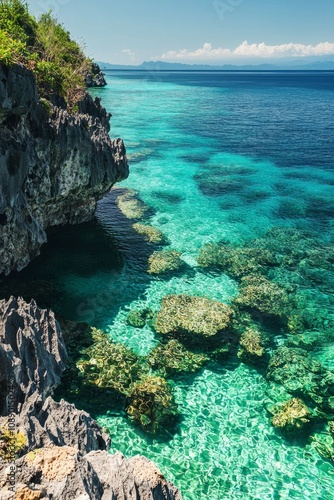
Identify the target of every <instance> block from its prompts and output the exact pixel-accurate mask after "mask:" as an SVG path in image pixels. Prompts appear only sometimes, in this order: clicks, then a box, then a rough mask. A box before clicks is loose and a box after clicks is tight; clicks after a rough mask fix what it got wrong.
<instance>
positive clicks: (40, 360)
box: [0, 297, 67, 415]
mask: <svg viewBox="0 0 334 500" xmlns="http://www.w3.org/2000/svg"><path fill="white" fill-rule="evenodd" d="M0 340H1V343H0V360H1V362H0V386H1V392H0V415H7V414H8V412H9V401H8V397H7V396H8V393H9V389H10V385H11V386H15V391H14V393H15V401H12V402H11V406H13V403H14V404H15V406H16V407H22V406H23V405H24V404H26V403H27V402H28V400H29V398H30V397H31V396H35V395H36V393H38V394H39V396H40V398H41V400H42V401H44V400H45V399H46V398H47V396H49V395H50V394H51V392H52V390H53V388H55V387H56V386H57V385H59V383H60V375H61V373H62V371H63V370H64V369H65V363H66V357H67V355H66V348H65V344H64V341H63V338H62V334H61V331H60V326H59V324H58V322H57V321H56V319H55V317H54V314H53V313H52V312H51V311H47V310H43V309H39V308H38V307H37V305H36V303H35V302H34V301H31V303H30V304H27V303H26V302H24V300H23V299H20V298H19V299H15V298H14V297H11V298H10V299H9V300H8V301H6V300H1V301H0Z"/></svg>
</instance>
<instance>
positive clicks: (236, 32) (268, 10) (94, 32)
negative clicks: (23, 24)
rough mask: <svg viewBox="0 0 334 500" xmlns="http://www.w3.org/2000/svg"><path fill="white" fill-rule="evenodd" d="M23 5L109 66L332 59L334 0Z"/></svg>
mask: <svg viewBox="0 0 334 500" xmlns="http://www.w3.org/2000/svg"><path fill="white" fill-rule="evenodd" d="M28 4H29V6H30V10H31V12H32V13H33V14H40V13H42V12H45V11H47V10H49V9H50V8H51V9H52V10H53V11H54V12H55V14H56V15H57V17H58V19H59V20H60V21H61V22H62V23H63V24H64V25H65V27H66V28H67V29H68V30H69V31H70V32H71V34H72V35H73V37H74V38H75V39H76V40H78V41H82V42H84V43H85V46H86V53H87V55H89V56H91V57H94V58H95V59H96V60H99V61H105V62H111V63H115V64H140V63H141V62H143V61H144V60H152V59H154V60H157V59H159V60H165V61H170V62H173V61H174V62H183V63H209V64H221V63H241V64H244V63H245V62H249V63H253V62H266V63H268V62H275V61H278V60H282V59H286V58H289V59H291V58H293V57H303V58H306V57H320V56H322V57H324V56H326V57H327V58H328V59H332V58H333V55H334V30H333V25H334V1H333V0H320V1H319V0H318V1H316V0H122V1H121V2H120V1H115V0H95V1H93V0H28ZM319 4H320V5H319ZM246 42H247V43H246Z"/></svg>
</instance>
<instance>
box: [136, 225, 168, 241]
mask: <svg viewBox="0 0 334 500" xmlns="http://www.w3.org/2000/svg"><path fill="white" fill-rule="evenodd" d="M132 227H133V229H134V230H135V231H136V232H137V233H138V234H140V235H141V236H144V237H145V239H146V240H147V241H149V242H150V243H156V244H160V245H161V244H163V243H166V237H165V235H164V234H163V232H162V231H160V229H157V228H156V227H153V226H148V225H146V224H139V223H136V224H133V226H132Z"/></svg>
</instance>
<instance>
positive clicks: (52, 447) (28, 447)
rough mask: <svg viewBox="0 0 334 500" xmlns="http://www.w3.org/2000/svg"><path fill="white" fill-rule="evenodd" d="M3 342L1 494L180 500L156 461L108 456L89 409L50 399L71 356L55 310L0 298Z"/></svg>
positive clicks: (0, 346)
mask: <svg viewBox="0 0 334 500" xmlns="http://www.w3.org/2000/svg"><path fill="white" fill-rule="evenodd" d="M0 340H1V342H0V490H1V493H0V498H1V499H3V500H5V499H11V498H15V499H22V500H23V499H24V500H26V499H29V498H31V499H40V498H53V499H54V500H58V499H59V500H67V499H68V500H74V499H82V500H84V499H96V500H100V499H102V500H104V499H105V500H107V499H108V500H109V499H114V500H117V499H124V498H127V499H129V500H132V499H133V500H138V499H142V500H146V499H147V500H149V499H156V500H173V499H175V500H181V495H180V493H179V491H178V490H177V488H175V487H174V486H173V485H172V484H171V483H168V482H167V481H166V480H165V478H164V476H163V475H162V474H161V472H160V471H159V470H158V468H157V467H156V466H155V465H154V464H153V463H152V462H150V461H149V460H147V459H146V458H144V457H141V456H136V457H133V458H131V459H128V460H127V459H125V458H124V457H123V455H121V454H120V453H117V454H116V455H110V454H108V453H107V449H108V447H109V443H110V440H109V437H108V436H107V435H106V434H104V433H103V431H102V429H101V428H100V427H99V426H98V424H97V423H96V422H95V421H94V420H93V419H92V418H91V417H90V416H89V415H88V414H87V413H86V412H84V411H80V410H78V409H76V408H75V406H74V405H71V404H68V403H67V402H66V401H64V400H62V401H61V402H60V403H57V402H55V401H54V400H53V398H52V391H53V389H54V388H55V387H56V386H57V384H59V381H60V376H61V373H62V371H63V370H64V367H65V364H66V358H67V354H66V348H65V345H64V340H63V337H62V333H61V330H60V327H59V324H58V322H57V321H56V319H55V317H54V314H53V313H52V312H50V311H46V310H41V309H39V308H38V307H37V305H36V303H35V302H34V301H32V302H31V303H30V304H27V303H26V302H24V301H23V300H22V299H14V298H13V297H11V298H10V300H8V301H5V300H1V301H0ZM6 429H7V434H6ZM8 431H9V433H11V435H10V434H8ZM19 436H21V438H20V440H19ZM19 443H20V444H19ZM4 457H5V458H6V459H4ZM1 458H2V460H1Z"/></svg>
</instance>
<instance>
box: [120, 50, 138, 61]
mask: <svg viewBox="0 0 334 500" xmlns="http://www.w3.org/2000/svg"><path fill="white" fill-rule="evenodd" d="M122 52H124V54H127V55H128V56H129V57H131V59H134V57H135V53H134V52H132V50H131V49H123V50H122Z"/></svg>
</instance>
